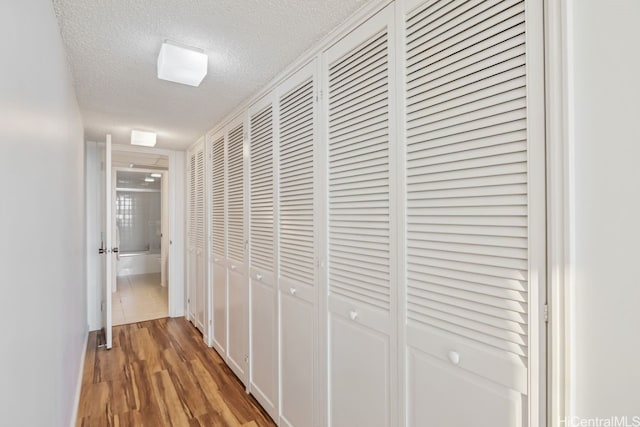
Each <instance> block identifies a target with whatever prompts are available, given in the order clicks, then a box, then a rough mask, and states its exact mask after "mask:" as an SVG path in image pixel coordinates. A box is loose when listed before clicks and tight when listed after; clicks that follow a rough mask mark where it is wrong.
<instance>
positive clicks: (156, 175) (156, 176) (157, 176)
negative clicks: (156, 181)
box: [151, 173, 162, 178]
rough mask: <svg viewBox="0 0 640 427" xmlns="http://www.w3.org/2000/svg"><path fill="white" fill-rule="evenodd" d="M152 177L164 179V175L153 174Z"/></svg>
mask: <svg viewBox="0 0 640 427" xmlns="http://www.w3.org/2000/svg"><path fill="white" fill-rule="evenodd" d="M151 177H152V178H162V174H161V173H152V174H151Z"/></svg>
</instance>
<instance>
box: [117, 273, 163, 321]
mask: <svg viewBox="0 0 640 427" xmlns="http://www.w3.org/2000/svg"><path fill="white" fill-rule="evenodd" d="M117 280H118V283H117V285H118V291H117V292H114V293H113V298H112V302H113V303H112V316H113V317H112V320H113V325H124V324H127V323H135V322H142V321H144V320H151V319H159V318H161V317H167V316H168V312H169V309H168V307H169V296H168V294H167V288H163V287H162V286H160V273H153V274H136V275H130V276H118V279H117Z"/></svg>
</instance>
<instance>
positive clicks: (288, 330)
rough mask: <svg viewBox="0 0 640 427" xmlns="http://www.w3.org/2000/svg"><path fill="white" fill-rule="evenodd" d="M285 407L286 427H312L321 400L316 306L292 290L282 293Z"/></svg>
mask: <svg viewBox="0 0 640 427" xmlns="http://www.w3.org/2000/svg"><path fill="white" fill-rule="evenodd" d="M280 295H281V297H280V324H281V331H280V333H281V335H280V340H281V348H282V352H281V356H280V357H281V361H280V364H281V369H282V381H281V386H280V387H281V393H282V394H281V396H280V399H281V406H282V413H281V416H280V419H281V421H282V425H286V426H290V427H293V426H301V427H302V426H312V425H313V413H314V401H315V398H317V394H316V390H315V381H314V375H313V359H314V356H315V352H316V351H315V347H316V346H315V343H314V335H315V328H314V315H315V313H314V305H313V303H311V302H308V301H306V300H304V299H302V298H300V297H299V296H297V295H296V294H295V292H294V294H293V295H292V294H291V292H289V290H283V291H281V293H280Z"/></svg>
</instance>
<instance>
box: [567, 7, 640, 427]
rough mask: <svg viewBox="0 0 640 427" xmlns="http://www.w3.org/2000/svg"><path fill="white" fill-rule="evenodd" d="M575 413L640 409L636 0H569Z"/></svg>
mask: <svg viewBox="0 0 640 427" xmlns="http://www.w3.org/2000/svg"><path fill="white" fill-rule="evenodd" d="M572 18H573V24H574V27H573V30H571V32H572V34H571V36H572V38H573V49H574V50H573V54H574V57H573V59H574V64H573V66H574V72H573V74H572V78H573V82H574V85H573V93H574V98H573V100H572V101H573V108H574V113H575V116H574V117H575V120H574V121H573V125H572V126H573V131H574V133H575V137H574V153H573V161H574V162H575V169H574V171H573V178H574V182H575V192H574V194H573V203H574V208H575V222H574V229H573V237H574V244H575V246H574V248H573V249H574V252H573V263H574V264H573V268H574V269H575V270H574V271H575V284H574V289H573V294H574V297H575V300H574V306H575V318H574V320H575V324H574V326H575V336H574V340H575V341H574V345H575V347H574V349H573V350H574V358H575V360H574V361H575V366H574V369H575V370H574V375H575V382H574V383H573V384H572V388H573V394H574V405H575V414H574V415H576V416H579V417H609V416H614V415H620V416H622V415H627V416H633V415H639V416H640V362H639V361H640V279H639V277H640V275H639V274H638V266H640V129H639V128H638V126H639V124H640V55H639V50H638V43H639V42H640V26H639V25H638V22H639V21H640V1H638V0H611V1H602V0H574V1H573V14H572Z"/></svg>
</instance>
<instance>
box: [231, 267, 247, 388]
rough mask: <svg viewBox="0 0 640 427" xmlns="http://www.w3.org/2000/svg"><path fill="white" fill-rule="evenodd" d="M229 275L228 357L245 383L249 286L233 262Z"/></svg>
mask: <svg viewBox="0 0 640 427" xmlns="http://www.w3.org/2000/svg"><path fill="white" fill-rule="evenodd" d="M228 275H229V286H228V289H229V296H228V306H227V310H228V319H229V337H228V348H227V356H228V362H229V366H230V367H231V369H232V370H233V371H234V372H235V374H236V375H237V376H238V378H240V380H241V381H242V382H245V381H246V378H247V366H248V363H247V362H248V348H247V344H248V341H247V339H248V336H247V331H248V330H249V312H248V301H249V293H248V286H247V280H246V276H245V274H244V273H242V272H238V271H237V267H236V265H235V264H234V263H233V261H232V262H231V263H230V265H229V272H228Z"/></svg>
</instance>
